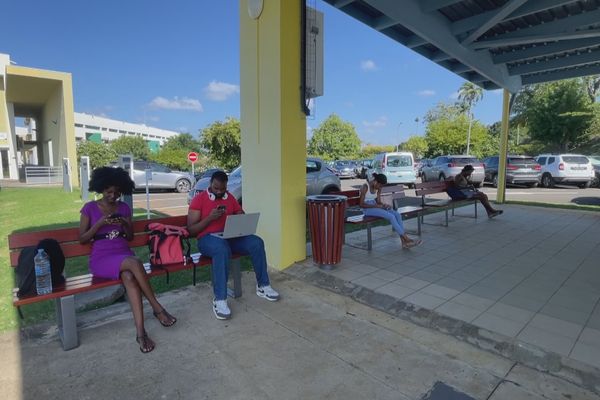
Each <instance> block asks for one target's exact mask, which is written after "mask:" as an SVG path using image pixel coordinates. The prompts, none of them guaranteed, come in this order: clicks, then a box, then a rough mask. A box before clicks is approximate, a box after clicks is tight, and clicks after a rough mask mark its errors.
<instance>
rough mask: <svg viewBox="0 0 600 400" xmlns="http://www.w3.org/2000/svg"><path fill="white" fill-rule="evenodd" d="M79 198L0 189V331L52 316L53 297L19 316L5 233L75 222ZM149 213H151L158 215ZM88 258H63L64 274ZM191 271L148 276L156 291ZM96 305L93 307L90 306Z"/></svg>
mask: <svg viewBox="0 0 600 400" xmlns="http://www.w3.org/2000/svg"><path fill="white" fill-rule="evenodd" d="M82 206H83V202H82V201H81V199H80V198H79V193H76V192H74V193H65V192H64V191H62V189H61V188H3V189H2V190H0V332H3V331H6V330H10V329H14V328H16V327H18V326H19V325H29V324H32V323H35V322H39V321H41V320H45V319H50V318H53V317H54V301H52V300H49V301H43V302H39V303H35V304H30V305H26V306H23V307H21V309H22V311H23V314H24V316H25V319H24V320H20V319H19V317H18V315H17V311H16V308H15V307H13V305H12V295H11V293H12V288H13V287H14V286H15V274H14V270H13V268H11V267H10V263H9V254H8V235H9V234H10V233H11V232H28V231H37V230H48V229H57V228H65V227H76V226H79V210H80V209H81V207H82ZM162 215H163V214H160V213H153V215H152V216H153V217H157V216H162ZM145 218H146V211H145V210H144V209H135V210H134V219H145ZM191 244H192V252H196V251H197V248H196V241H195V240H191ZM134 251H135V253H136V254H137V255H138V257H140V259H141V260H142V261H147V260H148V248H147V247H145V246H144V247H138V248H135V249H134ZM87 262H88V258H87V257H76V258H70V259H68V260H67V262H66V265H65V275H66V276H76V275H81V274H85V273H87V272H88V264H87ZM242 268H243V269H244V270H249V269H250V268H251V266H250V263H249V261H248V260H245V259H244V260H242ZM209 279H210V270H209V269H208V268H200V269H199V270H198V276H197V280H198V281H199V282H201V281H207V280H209ZM191 282H192V271H181V272H177V273H172V274H170V281H169V284H167V283H166V279H165V276H158V277H154V278H152V279H151V283H152V286H153V287H154V290H155V291H156V292H157V293H162V292H165V291H168V290H173V289H176V288H180V287H184V286H188V285H190V284H191ZM94 308H97V307H94Z"/></svg>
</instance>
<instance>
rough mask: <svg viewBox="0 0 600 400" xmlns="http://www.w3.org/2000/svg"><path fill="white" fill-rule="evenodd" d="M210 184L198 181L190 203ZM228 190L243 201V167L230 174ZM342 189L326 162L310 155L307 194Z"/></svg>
mask: <svg viewBox="0 0 600 400" xmlns="http://www.w3.org/2000/svg"><path fill="white" fill-rule="evenodd" d="M209 185H210V178H202V179H200V180H199V181H198V182H196V186H195V187H194V189H193V190H191V191H190V192H189V193H188V204H190V203H191V202H192V199H193V198H194V196H195V195H196V194H198V193H200V192H202V191H203V190H206V188H208V186H209ZM227 190H228V191H229V193H231V194H232V195H234V196H235V198H236V199H237V201H238V202H239V203H240V204H241V203H242V167H241V166H239V167H237V168H236V169H234V170H233V171H232V172H231V174H229V181H228V182H227ZM340 190H341V184H340V178H338V177H337V176H335V174H334V173H333V172H331V171H330V170H329V169H327V165H326V164H325V162H324V161H323V160H321V159H319V158H314V157H309V158H308V159H307V160H306V194H307V195H313V194H327V193H333V192H339V191H340Z"/></svg>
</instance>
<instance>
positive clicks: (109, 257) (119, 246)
mask: <svg viewBox="0 0 600 400" xmlns="http://www.w3.org/2000/svg"><path fill="white" fill-rule="evenodd" d="M117 213H119V214H121V215H122V216H123V217H125V218H129V217H131V209H130V208H129V206H128V205H127V204H126V203H123V202H122V201H119V202H118V206H117ZM81 214H83V215H86V216H87V217H88V218H89V219H90V226H92V225H94V224H95V223H96V222H98V220H99V219H101V218H104V215H103V214H102V211H101V210H100V207H98V203H97V202H95V201H90V202H88V203H86V204H85V205H84V206H83V208H82V209H81ZM111 231H118V232H119V233H121V232H123V227H122V226H121V225H104V226H102V227H101V228H100V229H99V230H98V232H96V235H102V234H106V233H109V232H111ZM115 236H116V237H114V238H113V239H100V240H94V241H93V242H92V253H91V255H90V272H91V273H92V275H94V276H96V277H100V278H109V279H117V278H119V275H120V273H121V263H122V262H123V260H124V259H125V258H127V257H130V256H134V255H135V254H134V253H133V251H131V249H130V248H129V244H128V243H127V239H126V238H124V237H122V236H118V235H115Z"/></svg>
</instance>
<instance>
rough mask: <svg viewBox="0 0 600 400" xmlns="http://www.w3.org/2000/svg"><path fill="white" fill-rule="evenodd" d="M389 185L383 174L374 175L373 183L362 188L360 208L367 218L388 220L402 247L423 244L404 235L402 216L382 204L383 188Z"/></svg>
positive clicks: (369, 182)
mask: <svg viewBox="0 0 600 400" xmlns="http://www.w3.org/2000/svg"><path fill="white" fill-rule="evenodd" d="M386 183H387V178H386V176H385V175H383V174H377V173H375V174H373V179H371V181H369V180H367V183H365V184H364V185H363V186H362V187H361V188H360V207H361V208H362V209H363V212H364V214H365V216H368V217H379V218H384V219H386V220H388V221H389V222H390V223H391V224H392V227H393V228H394V232H396V233H397V234H398V235H399V236H400V240H401V241H402V247H403V248H405V249H410V248H411V247H415V246H418V245H420V244H421V240H412V239H411V238H409V237H408V235H407V234H406V233H404V225H403V224H402V216H401V215H400V214H399V213H397V212H396V211H394V210H393V209H392V207H391V206H389V205H387V204H383V203H382V202H381V188H382V187H383V186H384V185H385V184H386Z"/></svg>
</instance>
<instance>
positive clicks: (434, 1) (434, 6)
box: [421, 0, 462, 13]
mask: <svg viewBox="0 0 600 400" xmlns="http://www.w3.org/2000/svg"><path fill="white" fill-rule="evenodd" d="M461 1H462V0H422V1H421V10H423V12H426V13H430V12H432V11H437V10H439V9H440V8H444V7H448V6H451V5H452V4H456V3H460V2H461Z"/></svg>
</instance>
